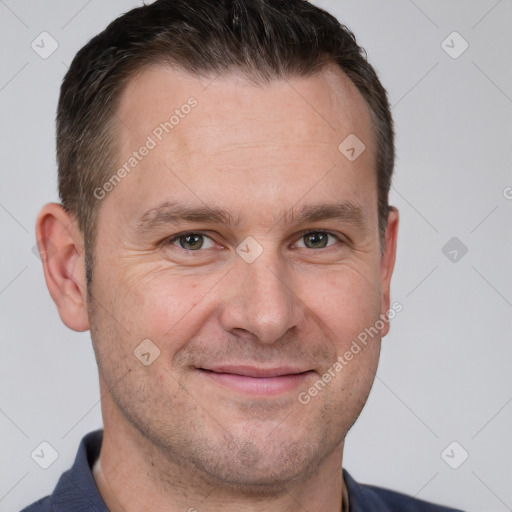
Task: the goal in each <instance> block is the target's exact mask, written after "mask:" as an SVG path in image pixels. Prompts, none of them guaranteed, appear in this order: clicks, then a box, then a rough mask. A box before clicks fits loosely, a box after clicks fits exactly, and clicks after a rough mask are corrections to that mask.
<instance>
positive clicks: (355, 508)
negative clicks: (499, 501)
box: [343, 469, 462, 512]
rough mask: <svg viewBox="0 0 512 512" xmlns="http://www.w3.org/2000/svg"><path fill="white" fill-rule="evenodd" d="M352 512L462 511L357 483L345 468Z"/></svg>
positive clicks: (344, 474) (344, 476)
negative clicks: (397, 511)
mask: <svg viewBox="0 0 512 512" xmlns="http://www.w3.org/2000/svg"><path fill="white" fill-rule="evenodd" d="M343 478H344V479H345V482H346V485H347V489H348V493H349V503H350V512H370V511H371V512H377V511H378V512H395V511H396V510H400V512H462V511H461V510H459V509H454V508H449V507H445V506H442V505H437V504H435V503H430V502H427V501H424V500H420V499H418V498H415V497H413V496H409V495H407V494H403V493H400V492H397V491H392V490H390V489H384V488H382V487H378V486H376V485H367V484H359V483H357V482H356V481H355V480H354V479H353V478H352V477H351V476H350V474H349V473H348V472H347V471H346V470H345V469H344V470H343Z"/></svg>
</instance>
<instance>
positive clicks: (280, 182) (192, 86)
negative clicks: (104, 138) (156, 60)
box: [115, 65, 375, 214]
mask: <svg viewBox="0 0 512 512" xmlns="http://www.w3.org/2000/svg"><path fill="white" fill-rule="evenodd" d="M190 105H194V106H193V107H191V106H190ZM117 118H118V120H119V123H118V128H119V130H118V150H119V151H118V155H119V158H118V165H119V166H120V165H122V164H123V162H126V161H127V160H128V158H129V157H130V155H131V154H132V153H133V152H134V151H136V150H137V148H140V147H142V146H143V145H145V144H146V142H147V141H148V137H149V138H151V140H152V141H153V143H154V148H152V149H151V151H149V154H148V155H147V156H145V157H144V159H141V160H140V163H137V166H136V169H135V171H132V172H131V173H130V178H129V179H127V180H125V181H126V183H122V184H121V185H122V186H119V187H117V188H116V190H115V195H116V196H117V197H118V198H119V199H118V200H119V201H124V200H125V199H127V198H130V199H131V201H130V203H131V204H132V206H133V209H139V210H140V209H141V208H143V207H144V206H148V205H151V204H156V203H159V202H162V201H166V200H169V199H171V200H172V199H175V197H173V190H176V188H175V187H173V184H172V183H173V182H175V183H174V184H178V186H179V188H180V189H182V190H181V192H182V193H185V194H186V195H188V196H190V198H191V199H192V200H197V199H200V200H202V201H203V202H204V201H206V202H208V204H209V205H212V206H214V204H213V203H215V202H217V201H218V200H219V198H220V197H222V198H223V201H224V202H225V201H226V200H229V201H230V202H231V204H232V206H233V207H234V209H236V203H237V198H238V199H239V201H240V204H246V202H247V191H250V194H251V199H252V200H253V201H254V204H258V205H259V206H258V207H259V208H260V209H261V207H262V206H264V204H265V205H267V206H275V207H277V205H280V204H281V205H283V206H285V207H286V206H287V205H289V204H290V203H296V202H297V201H298V200H299V199H300V196H301V195H304V194H305V193H308V194H309V195H310V197H311V193H313V195H314V193H316V194H319V195H321V196H323V197H322V199H329V198H330V197H329V195H332V194H333V191H334V190H340V191H342V190H343V187H342V186H340V185H343V184H344V186H345V193H346V194H348V195H351V196H352V199H355V200H356V202H357V200H358V199H362V197H361V196H362V195H364V194H365V193H366V194H368V193H369V194H370V196H371V200H373V199H375V190H374V189H375V176H374V174H375V166H374V145H373V138H372V130H371V118H370V113H369V109H368V107H367V104H366V102H365V101H364V99H363V97H362V96H361V94H360V93H359V91H358V90H357V88H356V87H355V85H354V84H353V83H352V82H351V81H350V79H349V78H348V77H347V76H346V75H345V74H344V73H343V72H342V71H341V70H340V69H339V68H338V67H335V66H333V65H329V66H327V67H325V68H323V70H321V71H319V72H318V73H316V74H314V75H312V76H310V77H307V78H287V79H276V80H274V81H272V82H270V83H268V84H256V83H253V82H250V81H248V80H247V79H245V78H244V77H242V76H241V75H240V74H238V73H231V74H228V75H223V76H209V77H198V76H195V75H190V74H188V73H185V72H182V71H179V70H176V69H173V68H171V67H168V66H151V67H148V68H145V69H144V70H143V71H141V72H140V73H139V74H138V75H137V76H134V77H133V78H132V79H131V80H130V82H129V83H128V85H127V86H126V88H125V90H124V91H123V93H122V95H121V98H120V103H119V107H118V110H117ZM353 136H356V137H357V139H359V140H360V141H361V142H362V143H363V144H364V145H365V146H366V149H365V151H364V152H363V153H362V154H361V156H360V157H359V158H358V159H357V160H355V161H350V160H349V159H347V157H346V155H344V154H343V153H342V152H340V150H339V146H340V143H342V142H343V141H344V140H345V139H347V137H349V138H350V137H353ZM349 140H352V139H349ZM153 143H152V145H153ZM331 171H332V172H331ZM165 183H168V185H169V186H168V188H166V186H165ZM315 183H317V185H315ZM369 186H370V188H371V190H370V191H368V187H369ZM312 189H315V190H314V192H311V191H312ZM365 189H366V190H365ZM135 191H136V197H135V195H134V194H135ZM308 191H309V192H308ZM193 196H195V199H194V197H193ZM332 199H335V198H334V197H332ZM274 210H275V208H274ZM260 213H261V211H260ZM274 214H275V211H274Z"/></svg>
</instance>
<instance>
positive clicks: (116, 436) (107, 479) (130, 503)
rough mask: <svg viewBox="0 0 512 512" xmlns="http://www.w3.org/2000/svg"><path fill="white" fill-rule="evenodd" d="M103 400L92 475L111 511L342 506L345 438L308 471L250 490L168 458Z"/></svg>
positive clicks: (281, 510)
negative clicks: (225, 483)
mask: <svg viewBox="0 0 512 512" xmlns="http://www.w3.org/2000/svg"><path fill="white" fill-rule="evenodd" d="M102 405H103V409H104V411H103V412H104V424H105V427H104V434H103V443H102V447H101V453H100V457H99V459H98V460H97V462H96V464H95V467H94V470H93V476H94V479H95V481H96V484H97V487H98V490H99V492H100V494H101V496H102V498H103V501H104V502H105V504H106V506H107V508H108V509H109V510H110V512H136V511H137V512H138V511H140V510H153V511H154V512H164V511H166V512H174V511H176V512H178V511H183V510H189V511H190V512H194V511H195V510H208V511H210V512H215V511H217V510H218V511H220V510H222V511H223V512H239V511H240V510H245V511H247V512H262V511H271V512H292V511H293V512H295V511H296V510H297V508H303V509H305V510H308V511H310V512H317V511H318V512H320V511H322V512H325V511H329V512H339V511H341V510H342V499H343V498H342V489H343V478H342V470H341V461H342V454H343V443H340V445H339V447H338V449H337V450H336V451H335V452H333V453H332V454H331V455H330V456H329V457H328V458H327V459H326V460H324V461H323V462H322V463H321V464H320V465H319V467H318V468H317V470H316V471H315V472H314V473H313V474H312V475H310V476H309V477H307V478H304V479H301V480H297V481H294V482H293V483H291V484H288V485H286V486H283V487H282V488H281V489H280V490H273V491H272V492H271V493H270V492H268V493H265V492H263V493H262V492H259V493H253V494H251V495H249V494H248V493H247V492H246V491H237V490H236V489H233V488H229V487H228V486H225V487H223V486H222V485H219V484H218V483H217V484H216V483H213V482H210V481H208V480H207V479H205V478H204V476H203V475H202V474H201V472H200V471H199V470H198V469H196V468H194V467H187V466H186V464H177V463H176V462H175V461H172V460H169V457H166V456H165V455H164V453H163V450H160V449H159V448H158V447H156V446H154V445H153V444H152V443H151V442H150V441H149V440H148V439H146V438H145V437H143V436H142V435H141V434H140V432H139V431H137V430H136V429H135V428H133V427H132V426H131V425H130V424H128V423H127V421H126V419H125V418H124V417H123V416H122V415H121V414H120V413H119V411H118V410H117V408H116V407H115V406H114V405H113V404H111V403H110V404H106V403H103V404H102ZM116 416H117V417H116ZM110 425H115V428H111V427H110Z"/></svg>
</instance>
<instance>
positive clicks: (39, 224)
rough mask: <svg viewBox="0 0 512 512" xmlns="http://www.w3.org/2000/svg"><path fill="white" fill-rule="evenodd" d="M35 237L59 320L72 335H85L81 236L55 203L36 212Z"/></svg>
mask: <svg viewBox="0 0 512 512" xmlns="http://www.w3.org/2000/svg"><path fill="white" fill-rule="evenodd" d="M36 237H37V246H38V249H39V254H40V255H41V261H42V262H43V270H44V278H45V280H46V286H47V287H48V291H49V292H50V295H51V296H52V299H53V301H54V302H55V304H56V306H57V309H58V311H59V315H60V318H61V320H62V321H63V322H64V324H65V325H67V326H68V327H69V328H70V329H73V330H74V331H87V330H88V329H89V319H88V316H87V288H86V282H85V261H84V244H83V236H82V234H81V232H80V230H79V228H78V225H77V224H76V221H75V219H74V218H73V217H72V216H71V215H70V214H69V213H68V212H66V210H64V208H63V207H62V206H61V205H60V204H57V203H48V204H46V205H45V206H43V208H42V209H41V211H40V212H39V215H38V217H37V221H36Z"/></svg>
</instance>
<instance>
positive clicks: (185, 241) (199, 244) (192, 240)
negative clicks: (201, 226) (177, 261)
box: [166, 232, 214, 251]
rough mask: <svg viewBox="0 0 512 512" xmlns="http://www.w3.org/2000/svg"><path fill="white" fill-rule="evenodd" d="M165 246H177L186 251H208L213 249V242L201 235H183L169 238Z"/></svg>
mask: <svg viewBox="0 0 512 512" xmlns="http://www.w3.org/2000/svg"><path fill="white" fill-rule="evenodd" d="M166 245H177V246H178V247H181V248H182V249H185V250H187V251H198V250H199V249H210V248H212V247H213V245H214V244H213V240H212V239H211V238H210V237H209V236H206V235H204V234H202V233H194V232H191V233H183V234H181V235H176V236H174V237H172V238H170V239H169V240H168V241H167V242H166Z"/></svg>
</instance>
